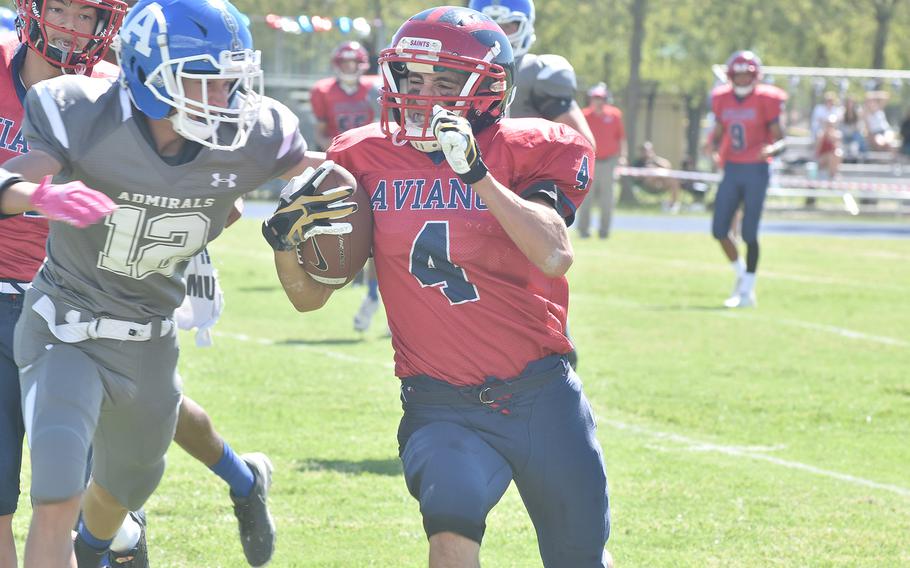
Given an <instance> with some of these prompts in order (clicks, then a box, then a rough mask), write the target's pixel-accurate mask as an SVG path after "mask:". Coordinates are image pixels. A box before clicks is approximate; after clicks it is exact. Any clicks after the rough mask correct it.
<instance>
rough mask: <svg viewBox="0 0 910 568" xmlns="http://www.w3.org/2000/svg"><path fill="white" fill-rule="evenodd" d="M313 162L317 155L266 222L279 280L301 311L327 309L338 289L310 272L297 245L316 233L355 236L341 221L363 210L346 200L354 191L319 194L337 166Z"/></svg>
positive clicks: (264, 228)
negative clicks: (304, 265)
mask: <svg viewBox="0 0 910 568" xmlns="http://www.w3.org/2000/svg"><path fill="white" fill-rule="evenodd" d="M311 160H312V156H310V157H308V158H304V160H303V161H302V162H301V165H304V164H307V167H306V170H305V171H304V172H303V173H301V174H299V175H297V176H295V177H293V178H292V179H291V181H290V182H289V183H288V184H287V186H285V188H284V189H283V190H282V192H281V198H280V199H279V202H278V208H277V209H276V210H275V213H274V214H273V215H272V216H271V217H270V218H269V219H267V220H266V221H265V222H264V223H263V224H262V235H263V237H265V240H266V241H267V242H268V243H269V246H271V247H272V249H274V251H275V269H276V270H277V272H278V280H279V281H281V286H282V288H284V291H285V294H287V297H288V299H289V300H290V301H291V304H293V306H294V308H296V309H297V311H300V312H308V311H312V310H317V309H319V308H321V307H322V306H323V305H325V303H326V302H327V301H328V299H329V297H330V296H331V295H332V292H333V291H334V290H333V289H332V288H329V287H328V286H324V285H323V284H321V283H319V282H317V281H316V280H314V279H313V278H311V277H310V275H309V274H307V273H306V271H305V270H304V269H303V267H302V266H301V265H300V261H299V259H298V257H297V252H298V251H297V247H298V246H299V245H300V244H302V243H304V242H306V240H307V239H309V238H312V237H314V236H316V235H321V234H346V233H350V232H351V225H350V224H349V223H344V222H339V221H342V220H343V219H344V217H346V216H347V215H349V214H350V213H353V212H354V211H355V210H356V208H357V205H356V204H355V203H353V202H348V201H346V199H347V198H349V197H350V196H351V194H352V193H353V188H351V187H339V188H332V189H329V190H327V191H323V192H321V193H320V192H319V185H320V184H321V183H322V181H323V180H324V179H325V178H326V177H327V176H328V175H329V173H330V172H331V171H332V170H333V169H334V167H335V164H334V163H333V162H331V161H323V162H312V161H311ZM314 166H315V167H314Z"/></svg>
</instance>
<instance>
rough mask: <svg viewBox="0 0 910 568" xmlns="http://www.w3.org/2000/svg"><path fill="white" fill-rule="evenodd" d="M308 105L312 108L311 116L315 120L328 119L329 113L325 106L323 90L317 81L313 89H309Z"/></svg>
mask: <svg viewBox="0 0 910 568" xmlns="http://www.w3.org/2000/svg"><path fill="white" fill-rule="evenodd" d="M310 106H311V107H312V108H313V116H315V117H316V119H317V120H321V121H325V120H328V114H329V113H328V109H327V108H326V101H325V91H324V90H323V89H322V85H321V84H319V83H317V84H316V85H314V86H313V90H312V91H310Z"/></svg>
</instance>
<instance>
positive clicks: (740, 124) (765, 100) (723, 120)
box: [711, 84, 787, 164]
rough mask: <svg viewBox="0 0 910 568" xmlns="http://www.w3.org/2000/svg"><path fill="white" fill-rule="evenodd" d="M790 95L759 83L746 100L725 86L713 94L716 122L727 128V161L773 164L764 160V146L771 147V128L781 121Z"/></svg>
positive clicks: (724, 158)
mask: <svg viewBox="0 0 910 568" xmlns="http://www.w3.org/2000/svg"><path fill="white" fill-rule="evenodd" d="M786 101H787V93H785V92H784V91H782V90H781V89H779V88H777V87H775V86H773V85H764V84H758V85H756V86H755V90H753V91H752V93H751V94H750V95H748V96H746V97H745V98H742V99H741V98H739V97H737V96H736V95H735V94H734V93H733V88H732V87H731V85H729V84H727V85H722V86H720V87H718V88H716V89H715V90H714V92H713V93H711V108H712V110H713V111H714V119H715V120H717V121H718V122H719V123H720V124H722V125H723V127H724V139H723V142H721V145H720V150H719V153H720V158H721V161H723V162H725V163H726V162H733V163H736V164H755V163H761V162H764V161H768V162H770V161H771V158H767V159H766V158H763V157H762V155H761V150H762V147H764V146H765V145H766V144H771V143H772V142H774V140H772V139H771V132H770V130H771V129H770V127H771V125H772V124H773V123H775V122H777V121H778V120H779V119H780V114H781V111H782V110H783V108H784V103H785V102H786Z"/></svg>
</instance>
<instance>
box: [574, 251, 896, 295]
mask: <svg viewBox="0 0 910 568" xmlns="http://www.w3.org/2000/svg"><path fill="white" fill-rule="evenodd" d="M584 254H585V255H586V256H598V257H606V258H608V259H609V258H611V257H612V258H618V259H625V260H632V261H635V262H642V263H648V264H651V265H654V264H661V265H664V266H670V267H672V268H678V269H681V270H688V271H691V272H726V273H729V272H730V268H729V267H727V266H726V265H725V264H724V263H723V262H720V261H718V262H704V261H697V260H688V259H680V258H677V259H670V258H660V257H653V256H643V255H637V254H630V253H624V252H614V251H612V250H611V251H585V253H584ZM760 276H761V277H762V278H770V279H774V280H787V281H790V282H802V283H804V284H828V285H832V286H846V287H849V288H859V289H861V290H882V291H892V292H904V291H905V288H904V287H902V286H900V285H899V284H897V283H895V284H893V285H891V284H883V283H880V282H866V281H859V280H848V279H845V278H840V277H833V276H824V275H805V274H790V273H784V272H774V271H771V270H762V271H761V274H760Z"/></svg>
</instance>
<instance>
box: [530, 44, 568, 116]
mask: <svg viewBox="0 0 910 568" xmlns="http://www.w3.org/2000/svg"><path fill="white" fill-rule="evenodd" d="M538 61H539V63H540V70H539V71H538V72H537V77H536V80H535V81H534V85H533V88H532V90H531V102H532V104H533V105H534V107H535V108H536V109H537V111H538V112H539V113H540V115H541V116H542V117H543V118H546V119H548V120H552V119H554V118H556V117H557V116H559V115H561V114H563V113H564V112H566V111H568V110H569V109H570V108H572V105H574V104H576V103H575V91H576V89H577V88H578V83H577V81H576V79H575V69H573V68H572V64H571V63H569V62H568V60H566V58H565V57H562V56H561V55H554V54H546V55H540V56H538Z"/></svg>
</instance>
